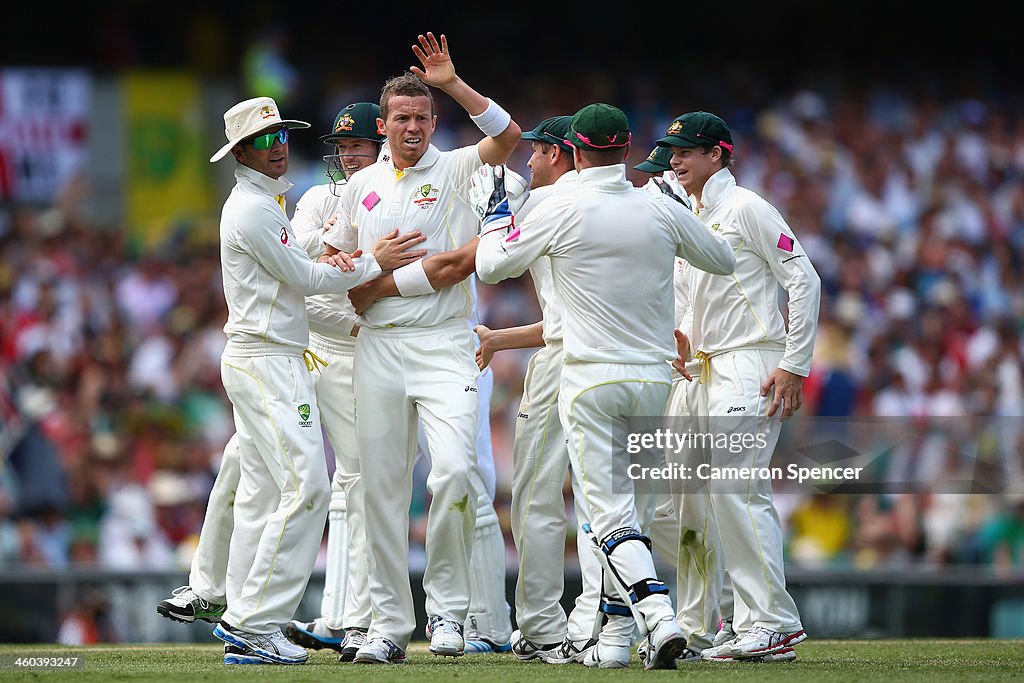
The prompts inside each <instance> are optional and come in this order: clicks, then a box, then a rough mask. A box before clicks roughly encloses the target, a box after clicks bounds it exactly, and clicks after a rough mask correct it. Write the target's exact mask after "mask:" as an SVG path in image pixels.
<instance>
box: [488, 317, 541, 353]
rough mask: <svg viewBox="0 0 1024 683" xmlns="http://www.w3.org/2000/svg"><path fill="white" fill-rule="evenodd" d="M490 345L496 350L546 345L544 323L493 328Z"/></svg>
mask: <svg viewBox="0 0 1024 683" xmlns="http://www.w3.org/2000/svg"><path fill="white" fill-rule="evenodd" d="M490 346H491V348H492V349H494V350H495V351H507V350H508V349H531V348H534V347H537V346H544V323H543V322H537V323H533V324H532V325H521V326H520V327H508V328H505V329H504V330H492V332H491V339H490Z"/></svg>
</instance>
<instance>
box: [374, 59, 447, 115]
mask: <svg viewBox="0 0 1024 683" xmlns="http://www.w3.org/2000/svg"><path fill="white" fill-rule="evenodd" d="M395 96H405V97H426V98H427V99H428V100H430V113H431V115H433V113H434V97H433V95H431V94H430V88H428V87H427V85H426V83H424V82H423V81H421V80H420V79H419V78H417V76H416V74H414V73H412V72H411V71H406V72H405V73H404V74H402V75H401V76H395V77H394V78H389V79H388V81H387V83H385V84H384V87H383V88H381V90H380V117H381V118H382V119H384V120H385V121H387V120H388V107H389V105H390V103H391V98H392V97H395Z"/></svg>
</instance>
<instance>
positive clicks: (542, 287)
mask: <svg viewBox="0 0 1024 683" xmlns="http://www.w3.org/2000/svg"><path fill="white" fill-rule="evenodd" d="M578 177H579V175H578V174H577V173H576V171H575V170H572V171H567V172H565V173H563V174H562V175H561V176H559V178H558V180H556V181H555V182H554V183H552V184H551V185H545V186H544V187H538V188H537V189H535V190H530V196H529V197H528V198H527V199H526V202H525V203H524V204H523V205H522V206H521V207H519V212H518V213H517V214H516V222H518V223H519V224H520V225H521V224H522V222H523V221H525V220H526V217H527V216H529V215H530V212H532V211H533V209H534V208H536V207H537V206H538V205H539V204H540V203H541V202H542V201H543V200H544V199H547V198H548V197H550V196H551V195H553V194H555V193H556V192H571V191H573V190H574V189H575V188H576V180H577V178H578ZM530 278H531V279H532V280H533V287H534V289H535V290H536V292H537V303H538V304H540V312H541V316H542V317H543V319H544V341H545V342H549V341H559V342H560V341H562V310H561V305H560V304H559V302H558V295H557V294H556V293H555V281H554V278H553V277H552V275H551V259H550V258H549V257H547V256H541V257H540V258H539V259H537V260H536V261H535V262H534V264H533V265H532V266H530Z"/></svg>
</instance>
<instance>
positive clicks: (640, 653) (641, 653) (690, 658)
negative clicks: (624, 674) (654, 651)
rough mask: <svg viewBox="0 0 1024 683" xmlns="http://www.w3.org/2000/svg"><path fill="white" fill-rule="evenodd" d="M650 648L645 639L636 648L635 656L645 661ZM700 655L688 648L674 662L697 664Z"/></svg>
mask: <svg viewBox="0 0 1024 683" xmlns="http://www.w3.org/2000/svg"><path fill="white" fill-rule="evenodd" d="M650 647H651V645H650V642H649V641H648V640H647V638H644V639H643V640H641V641H640V644H639V645H637V646H636V656H637V657H639V658H640V659H641V660H643V659H646V657H647V650H648V649H649V648H650ZM700 659H701V658H700V653H699V652H694V651H693V650H691V649H690V648H686V649H685V650H683V652H682V654H681V655H679V656H678V657H676V662H699V661H700Z"/></svg>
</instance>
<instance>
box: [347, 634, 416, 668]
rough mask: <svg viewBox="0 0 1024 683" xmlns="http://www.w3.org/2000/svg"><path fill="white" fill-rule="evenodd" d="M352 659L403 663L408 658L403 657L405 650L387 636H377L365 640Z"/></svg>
mask: <svg viewBox="0 0 1024 683" xmlns="http://www.w3.org/2000/svg"><path fill="white" fill-rule="evenodd" d="M352 661H354V662H358V663H360V664H405V663H407V662H408V661H409V660H408V659H406V657H405V650H403V649H402V648H400V647H398V646H397V645H395V644H394V643H393V642H391V641H390V640H388V639H387V638H380V637H378V638H370V639H369V640H368V641H366V645H363V646H362V647H361V648H359V650H358V651H357V652H356V656H355V659H353V660H352Z"/></svg>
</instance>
